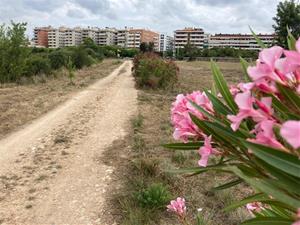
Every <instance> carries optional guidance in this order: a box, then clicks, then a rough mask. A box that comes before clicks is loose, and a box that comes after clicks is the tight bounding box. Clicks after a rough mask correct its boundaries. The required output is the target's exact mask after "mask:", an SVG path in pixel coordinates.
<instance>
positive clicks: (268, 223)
mask: <svg viewBox="0 0 300 225" xmlns="http://www.w3.org/2000/svg"><path fill="white" fill-rule="evenodd" d="M291 223H293V221H292V220H289V219H283V218H281V217H257V218H254V219H251V220H247V221H245V222H243V223H241V225H291Z"/></svg>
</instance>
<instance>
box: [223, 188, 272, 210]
mask: <svg viewBox="0 0 300 225" xmlns="http://www.w3.org/2000/svg"><path fill="white" fill-rule="evenodd" d="M268 199H270V198H269V197H268V196H267V195H266V194H264V193H258V194H255V195H252V196H249V197H247V198H245V199H243V200H240V201H237V202H234V203H232V204H231V205H229V206H227V207H226V208H225V209H224V211H225V212H230V211H232V210H234V209H237V208H239V207H241V206H244V205H246V204H248V203H252V202H261V201H263V200H268Z"/></svg>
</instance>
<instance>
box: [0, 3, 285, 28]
mask: <svg viewBox="0 0 300 225" xmlns="http://www.w3.org/2000/svg"><path fill="white" fill-rule="evenodd" d="M278 2H279V0H264V1H261V0H247V1H244V0H13V1H12V0H0V23H1V22H5V23H7V22H9V21H10V20H14V21H20V22H21V21H26V22H28V33H32V28H33V27H34V26H42V25H53V26H60V25H65V26H71V27H74V26H77V25H80V26H99V27H106V26H114V27H119V28H120V27H124V26H133V27H145V28H151V29H153V30H157V31H160V32H167V33H169V34H171V33H172V31H174V30H176V29H179V28H183V27H186V26H197V27H203V28H204V29H205V30H206V31H207V32H210V33H218V32H223V33H224V32H226V33H229V32H235V33H236V32H241V33H243V32H248V31H249V28H248V25H250V26H252V27H253V28H254V29H255V30H256V31H257V32H272V24H273V21H272V17H273V16H274V15H275V12H276V5H277V4H278Z"/></svg>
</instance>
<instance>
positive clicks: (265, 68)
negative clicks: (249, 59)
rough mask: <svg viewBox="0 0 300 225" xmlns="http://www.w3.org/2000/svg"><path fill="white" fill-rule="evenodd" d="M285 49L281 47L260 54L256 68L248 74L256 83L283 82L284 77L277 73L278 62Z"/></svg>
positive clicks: (252, 68) (249, 69)
mask: <svg viewBox="0 0 300 225" xmlns="http://www.w3.org/2000/svg"><path fill="white" fill-rule="evenodd" d="M282 54H283V49H282V48H281V47H279V46H274V47H272V48H267V49H264V50H262V51H261V52H260V53H259V59H258V61H257V64H256V66H252V67H249V68H248V74H249V76H250V77H251V78H252V79H253V81H254V83H257V82H267V81H278V82H282V79H284V77H282V76H281V74H278V72H277V71H276V62H277V60H278V59H280V58H281V56H282Z"/></svg>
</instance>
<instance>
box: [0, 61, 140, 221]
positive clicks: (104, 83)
mask: <svg viewBox="0 0 300 225" xmlns="http://www.w3.org/2000/svg"><path fill="white" fill-rule="evenodd" d="M136 97H137V92H136V90H135V89H134V83H133V80H132V76H131V62H129V61H128V62H125V63H124V64H123V65H122V66H120V67H119V68H118V69H117V70H115V71H114V72H113V73H112V74H111V75H109V76H108V77H106V78H104V79H102V80H100V81H98V82H97V83H95V84H94V85H92V86H90V87H88V88H87V89H86V90H84V91H82V92H80V93H79V94H77V95H76V96H74V97H73V98H72V99H70V100H69V101H67V102H66V103H64V104H63V105H61V106H59V107H58V108H56V109H55V110H53V111H51V112H49V113H47V114H46V115H44V116H43V117H41V118H40V119H38V120H36V121H35V122H33V123H32V124H31V125H29V126H27V127H26V128H24V129H22V130H20V131H18V132H16V133H14V134H12V135H11V136H9V137H7V138H6V139H4V140H1V141H0V224H1V223H2V224H28V225H29V224H101V225H105V224H114V222H113V221H107V219H106V217H105V216H104V214H105V213H103V212H106V211H107V209H106V208H105V198H104V196H105V193H106V192H107V191H109V185H110V179H111V176H110V175H111V174H112V173H113V167H109V166H107V165H105V164H103V163H101V161H99V158H100V157H101V154H102V153H103V152H104V150H105V149H106V148H107V147H109V146H110V145H111V143H112V142H113V141H114V140H117V139H120V138H122V137H124V136H125V134H126V127H127V125H128V124H127V123H128V120H129V118H130V116H131V115H133V114H134V113H135V110H136ZM112 160H113V159H112Z"/></svg>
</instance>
